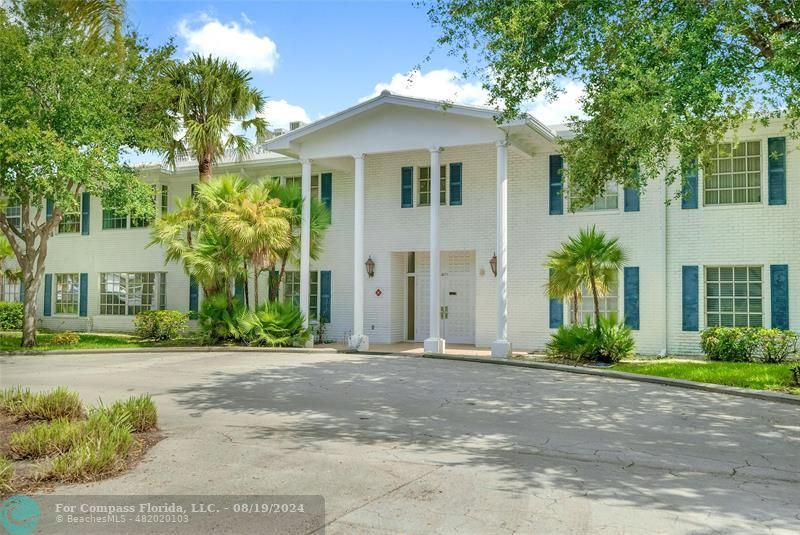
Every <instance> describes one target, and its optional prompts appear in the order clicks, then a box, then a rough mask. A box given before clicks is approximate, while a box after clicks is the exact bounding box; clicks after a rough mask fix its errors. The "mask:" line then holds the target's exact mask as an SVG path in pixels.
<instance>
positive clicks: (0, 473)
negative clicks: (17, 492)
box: [0, 455, 14, 495]
mask: <svg viewBox="0 0 800 535" xmlns="http://www.w3.org/2000/svg"><path fill="white" fill-rule="evenodd" d="M13 480H14V463H12V462H11V460H10V459H6V458H5V457H3V456H2V455H0V495H2V494H6V493H11V492H14V486H13V485H12V484H11V482H12V481H13Z"/></svg>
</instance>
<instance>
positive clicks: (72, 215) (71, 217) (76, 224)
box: [58, 196, 81, 234]
mask: <svg viewBox="0 0 800 535" xmlns="http://www.w3.org/2000/svg"><path fill="white" fill-rule="evenodd" d="M75 206H76V208H75V209H73V210H70V211H69V212H66V211H65V212H64V213H63V214H61V221H60V222H59V223H58V233H59V234H76V233H77V234H80V232H81V197H80V196H78V201H77V203H76V205H75Z"/></svg>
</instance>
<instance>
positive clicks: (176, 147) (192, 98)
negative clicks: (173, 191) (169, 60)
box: [165, 54, 267, 182]
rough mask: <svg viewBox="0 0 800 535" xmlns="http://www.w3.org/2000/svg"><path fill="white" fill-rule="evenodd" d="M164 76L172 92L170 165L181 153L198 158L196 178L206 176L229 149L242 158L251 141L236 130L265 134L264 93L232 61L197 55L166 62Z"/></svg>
mask: <svg viewBox="0 0 800 535" xmlns="http://www.w3.org/2000/svg"><path fill="white" fill-rule="evenodd" d="M166 78H167V80H168V82H169V85H170V86H171V88H172V91H173V96H172V98H171V103H170V106H169V108H170V109H169V111H168V113H169V116H170V117H171V118H172V119H173V121H172V122H171V123H170V126H169V128H167V131H166V132H165V137H166V139H165V145H166V160H167V163H168V164H170V165H172V166H173V167H174V166H175V165H176V163H177V160H178V159H179V158H181V157H185V156H188V155H189V154H193V155H194V156H195V158H197V165H198V171H199V173H200V181H201V182H206V181H208V180H209V179H210V178H211V172H212V166H213V164H214V162H216V161H217V160H219V158H221V157H222V156H223V155H224V154H225V151H226V150H228V149H231V150H234V151H235V152H236V154H237V156H238V157H239V158H240V159H241V158H244V157H245V156H246V155H247V154H248V153H249V152H250V149H251V148H252V145H253V143H252V142H251V141H250V140H249V139H248V138H247V137H246V136H245V135H244V134H242V133H236V131H235V130H241V131H247V130H250V129H251V128H252V129H254V130H255V134H256V139H257V140H261V139H263V138H264V137H266V133H267V122H266V121H265V120H264V119H263V118H261V117H258V114H259V113H261V111H262V109H263V107H264V96H263V94H262V93H261V91H260V90H258V89H256V88H254V87H253V86H252V85H251V82H252V78H251V77H250V73H249V72H248V71H246V70H243V69H240V68H239V67H238V66H237V65H236V63H233V62H230V61H226V60H223V59H219V58H213V57H211V56H208V57H203V56H200V55H198V54H194V55H192V57H191V58H190V59H189V61H187V62H186V63H178V64H175V65H173V66H171V67H170V68H169V69H168V70H167V73H166Z"/></svg>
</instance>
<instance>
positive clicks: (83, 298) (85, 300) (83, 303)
mask: <svg viewBox="0 0 800 535" xmlns="http://www.w3.org/2000/svg"><path fill="white" fill-rule="evenodd" d="M78 313H79V315H80V316H81V317H84V318H85V317H86V316H88V315H89V274H88V273H81V274H80V296H79V299H78Z"/></svg>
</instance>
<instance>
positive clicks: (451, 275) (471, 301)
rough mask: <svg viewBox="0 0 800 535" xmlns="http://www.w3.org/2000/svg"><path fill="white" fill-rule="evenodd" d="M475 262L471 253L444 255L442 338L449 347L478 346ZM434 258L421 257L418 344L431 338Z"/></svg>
mask: <svg viewBox="0 0 800 535" xmlns="http://www.w3.org/2000/svg"><path fill="white" fill-rule="evenodd" d="M474 266H475V262H474V259H473V254H472V253H471V252H446V253H442V281H441V284H440V288H441V291H442V296H441V300H440V303H441V306H442V310H441V313H440V318H441V322H442V323H441V333H442V334H441V336H442V338H444V339H445V340H447V341H448V342H449V343H454V344H474V343H475V272H474ZM429 273H430V256H429V255H428V254H427V253H421V254H417V275H416V277H415V278H416V307H415V308H416V318H415V322H414V327H415V328H414V331H415V332H414V340H415V341H417V342H422V341H424V340H425V339H426V338H428V336H429V335H430V333H429V331H430V325H429V322H428V317H429V316H428V312H429V307H430V300H429V288H430V276H429Z"/></svg>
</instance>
